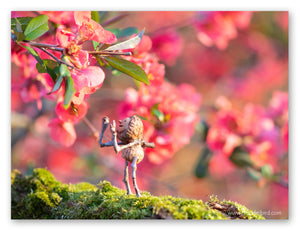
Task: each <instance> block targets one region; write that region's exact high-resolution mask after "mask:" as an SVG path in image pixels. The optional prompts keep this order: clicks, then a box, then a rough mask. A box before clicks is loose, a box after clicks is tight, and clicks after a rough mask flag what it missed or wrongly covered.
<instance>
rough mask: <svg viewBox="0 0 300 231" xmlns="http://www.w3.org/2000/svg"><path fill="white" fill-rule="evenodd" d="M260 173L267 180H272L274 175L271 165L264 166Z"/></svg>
mask: <svg viewBox="0 0 300 231" xmlns="http://www.w3.org/2000/svg"><path fill="white" fill-rule="evenodd" d="M260 172H261V174H262V175H263V177H265V178H272V176H273V173H274V172H273V168H272V166H271V165H269V164H266V165H263V166H262V167H261V168H260Z"/></svg>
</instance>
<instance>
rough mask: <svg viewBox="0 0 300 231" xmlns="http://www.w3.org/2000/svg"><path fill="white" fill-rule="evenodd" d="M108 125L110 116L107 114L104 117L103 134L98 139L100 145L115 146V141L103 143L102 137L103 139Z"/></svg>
mask: <svg viewBox="0 0 300 231" xmlns="http://www.w3.org/2000/svg"><path fill="white" fill-rule="evenodd" d="M108 125H109V118H108V117H106V116H105V117H103V119H102V129H101V134H100V138H99V141H98V143H99V145H100V147H109V146H113V141H109V142H107V143H103V142H102V139H103V136H104V132H105V130H106V128H107V127H108Z"/></svg>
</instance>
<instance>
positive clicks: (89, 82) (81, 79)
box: [71, 66, 105, 94]
mask: <svg viewBox="0 0 300 231" xmlns="http://www.w3.org/2000/svg"><path fill="white" fill-rule="evenodd" d="M71 74H72V78H73V80H74V87H75V89H76V90H77V91H80V92H82V93H84V94H92V93H94V92H95V91H96V90H97V89H99V88H100V87H101V86H102V84H103V81H104V78H105V74H104V72H103V70H102V69H101V68H100V67H97V66H88V67H86V68H83V69H80V70H79V71H76V70H74V71H72V73H71Z"/></svg>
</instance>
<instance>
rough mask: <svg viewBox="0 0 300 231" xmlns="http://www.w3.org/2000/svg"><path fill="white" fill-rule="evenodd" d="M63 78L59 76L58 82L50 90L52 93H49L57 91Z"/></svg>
mask: <svg viewBox="0 0 300 231" xmlns="http://www.w3.org/2000/svg"><path fill="white" fill-rule="evenodd" d="M63 78H64V77H63V76H62V75H61V76H59V78H58V80H57V81H56V82H55V84H54V86H53V89H52V91H51V92H50V93H53V92H55V91H57V90H58V89H59V88H60V86H61V83H62V81H63Z"/></svg>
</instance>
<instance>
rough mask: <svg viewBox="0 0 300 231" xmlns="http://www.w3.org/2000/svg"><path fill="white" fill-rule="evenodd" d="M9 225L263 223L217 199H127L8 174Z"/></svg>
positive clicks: (103, 189) (41, 176)
mask: <svg viewBox="0 0 300 231" xmlns="http://www.w3.org/2000/svg"><path fill="white" fill-rule="evenodd" d="M11 217H12V219H264V217H262V216H261V215H258V214H255V213H254V212H252V211H251V210H249V209H247V208H246V207H244V206H242V205H240V204H237V203H234V202H231V201H222V202H220V201H219V200H218V199H217V198H216V197H212V198H211V200H210V201H208V202H206V203H204V202H202V201H201V200H190V199H184V198H175V197H172V196H160V197H156V196H152V195H150V193H148V192H142V196H141V197H140V198H137V197H136V196H135V195H126V191H124V190H121V189H119V188H117V187H114V186H112V185H111V184H110V183H109V182H108V181H102V182H100V183H99V184H98V185H97V186H95V185H92V184H89V183H85V182H83V183H78V184H63V183H61V182H59V181H57V180H56V179H55V178H54V176H53V175H52V174H51V173H50V172H49V171H47V170H45V169H34V171H33V173H32V175H30V176H23V175H22V174H21V173H20V172H19V171H18V170H13V172H12V174H11Z"/></svg>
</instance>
